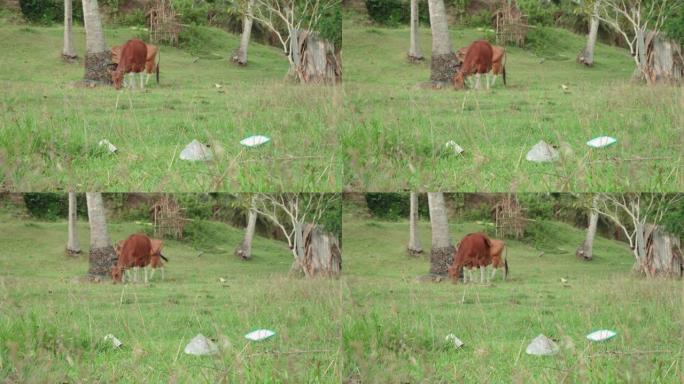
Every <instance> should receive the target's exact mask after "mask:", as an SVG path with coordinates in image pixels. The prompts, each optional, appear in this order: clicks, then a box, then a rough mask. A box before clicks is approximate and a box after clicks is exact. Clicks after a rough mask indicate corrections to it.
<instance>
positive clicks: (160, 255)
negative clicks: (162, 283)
mask: <svg viewBox="0 0 684 384" xmlns="http://www.w3.org/2000/svg"><path fill="white" fill-rule="evenodd" d="M159 257H161V258H162V259H164V261H166V262H168V261H169V259H167V258H166V257H164V255H162V254H161V253H160V254H159Z"/></svg>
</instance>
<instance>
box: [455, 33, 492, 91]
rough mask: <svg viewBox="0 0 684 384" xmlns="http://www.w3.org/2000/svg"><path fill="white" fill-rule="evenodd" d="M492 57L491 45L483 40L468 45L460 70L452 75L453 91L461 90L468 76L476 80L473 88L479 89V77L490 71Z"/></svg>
mask: <svg viewBox="0 0 684 384" xmlns="http://www.w3.org/2000/svg"><path fill="white" fill-rule="evenodd" d="M493 55H494V53H493V50H492V45H491V44H489V43H488V42H486V41H484V40H477V41H475V42H473V43H472V44H470V46H469V47H468V51H467V52H466V55H465V58H464V59H463V63H461V68H460V69H459V70H458V72H456V74H455V75H454V78H453V83H454V89H463V86H464V83H465V78H466V77H467V76H470V75H475V77H476V79H477V80H476V83H475V88H480V75H482V74H486V73H487V72H489V71H490V70H491V69H492V57H493ZM487 88H489V83H488V84H487Z"/></svg>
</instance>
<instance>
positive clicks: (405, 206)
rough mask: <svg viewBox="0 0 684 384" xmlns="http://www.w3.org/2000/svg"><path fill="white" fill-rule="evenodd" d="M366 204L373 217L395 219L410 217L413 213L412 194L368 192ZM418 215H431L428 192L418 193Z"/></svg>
mask: <svg viewBox="0 0 684 384" xmlns="http://www.w3.org/2000/svg"><path fill="white" fill-rule="evenodd" d="M366 205H367V206H368V211H369V212H370V214H371V215H372V216H373V217H376V218H379V219H383V220H393V221H394V220H401V219H408V218H409V215H410V213H411V194H410V193H408V192H403V193H366ZM418 215H419V216H422V217H429V216H430V213H429V208H428V203H427V195H426V194H422V193H421V194H418Z"/></svg>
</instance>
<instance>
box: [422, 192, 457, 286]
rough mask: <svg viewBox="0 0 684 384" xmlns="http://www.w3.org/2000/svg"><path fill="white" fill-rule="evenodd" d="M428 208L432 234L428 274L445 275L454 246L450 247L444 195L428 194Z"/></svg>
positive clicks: (450, 261) (439, 193)
mask: <svg viewBox="0 0 684 384" xmlns="http://www.w3.org/2000/svg"><path fill="white" fill-rule="evenodd" d="M428 205H429V207H430V226H431V232H432V249H431V250H430V273H431V274H435V275H446V274H447V268H448V267H449V265H451V263H452V261H453V257H454V246H453V245H451V236H450V235H449V222H448V219H447V210H446V204H445V203H444V194H443V193H441V192H437V193H428Z"/></svg>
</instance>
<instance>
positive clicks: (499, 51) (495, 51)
mask: <svg viewBox="0 0 684 384" xmlns="http://www.w3.org/2000/svg"><path fill="white" fill-rule="evenodd" d="M468 48H469V47H465V48H461V49H459V50H458V52H456V57H457V58H458V61H460V62H463V60H465V56H466V54H467V53H468ZM491 74H492V83H491V84H490V86H494V83H496V78H497V77H498V76H499V75H502V76H503V82H504V85H506V48H504V47H500V46H498V45H492V72H491ZM487 82H489V79H488V80H487Z"/></svg>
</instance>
